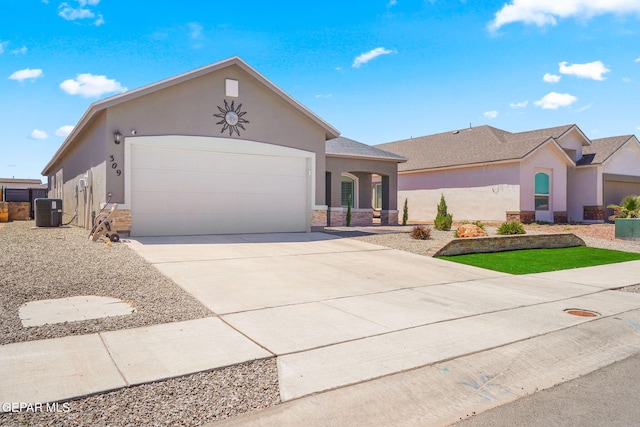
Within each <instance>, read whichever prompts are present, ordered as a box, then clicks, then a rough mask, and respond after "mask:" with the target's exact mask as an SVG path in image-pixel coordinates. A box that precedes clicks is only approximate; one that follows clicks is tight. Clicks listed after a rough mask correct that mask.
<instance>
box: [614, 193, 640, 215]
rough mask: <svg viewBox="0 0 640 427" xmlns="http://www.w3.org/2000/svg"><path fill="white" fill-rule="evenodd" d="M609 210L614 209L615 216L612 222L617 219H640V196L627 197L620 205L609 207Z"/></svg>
mask: <svg viewBox="0 0 640 427" xmlns="http://www.w3.org/2000/svg"><path fill="white" fill-rule="evenodd" d="M607 208H609V209H613V215H611V216H610V217H609V219H610V220H612V221H613V220H614V219H616V218H638V217H640V196H627V197H625V198H624V199H622V201H621V202H620V204H619V205H609V206H607Z"/></svg>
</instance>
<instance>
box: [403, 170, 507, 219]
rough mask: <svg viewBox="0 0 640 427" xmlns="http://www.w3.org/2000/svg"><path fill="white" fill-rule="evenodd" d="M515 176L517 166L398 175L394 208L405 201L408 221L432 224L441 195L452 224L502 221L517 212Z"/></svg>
mask: <svg viewBox="0 0 640 427" xmlns="http://www.w3.org/2000/svg"><path fill="white" fill-rule="evenodd" d="M519 175H520V174H519V165H518V163H505V164H494V165H485V166H477V167H468V168H457V169H449V170H441V171H433V172H421V173H410V174H409V173H406V174H401V175H400V176H399V177H398V188H399V191H398V205H399V206H403V204H404V201H405V199H407V201H408V206H409V219H410V220H411V221H432V220H433V219H434V218H435V216H436V213H437V206H438V203H439V202H440V196H441V195H444V197H445V200H446V202H447V207H448V212H449V213H451V214H452V215H453V218H454V220H456V221H461V220H467V221H473V220H481V221H504V220H505V216H506V212H507V211H512V210H515V211H517V210H519V200H520V186H519V182H518V179H519Z"/></svg>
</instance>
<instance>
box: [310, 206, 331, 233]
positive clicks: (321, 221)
mask: <svg viewBox="0 0 640 427" xmlns="http://www.w3.org/2000/svg"><path fill="white" fill-rule="evenodd" d="M326 226H327V211H326V209H317V210H313V211H311V231H322V230H324V227H326Z"/></svg>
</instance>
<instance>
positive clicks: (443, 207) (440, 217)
mask: <svg viewBox="0 0 640 427" xmlns="http://www.w3.org/2000/svg"><path fill="white" fill-rule="evenodd" d="M451 223H453V216H452V215H451V214H450V213H447V202H445V200H444V194H443V195H442V196H440V203H439V204H438V214H437V215H436V219H435V220H434V221H433V228H435V229H436V230H440V231H449V230H451Z"/></svg>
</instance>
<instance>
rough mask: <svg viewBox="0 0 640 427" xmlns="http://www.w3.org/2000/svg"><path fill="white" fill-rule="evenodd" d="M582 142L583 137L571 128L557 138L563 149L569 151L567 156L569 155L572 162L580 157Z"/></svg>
mask: <svg viewBox="0 0 640 427" xmlns="http://www.w3.org/2000/svg"><path fill="white" fill-rule="evenodd" d="M584 142H585V139H584V137H583V136H582V135H581V134H580V132H578V131H577V130H576V129H573V130H572V131H571V132H569V133H567V134H566V135H563V136H562V137H561V138H559V139H558V144H559V145H560V146H561V147H562V148H563V149H566V150H569V151H570V154H569V157H571V159H572V160H573V161H574V162H577V161H578V160H580V159H581V158H582V144H583V143H584Z"/></svg>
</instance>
